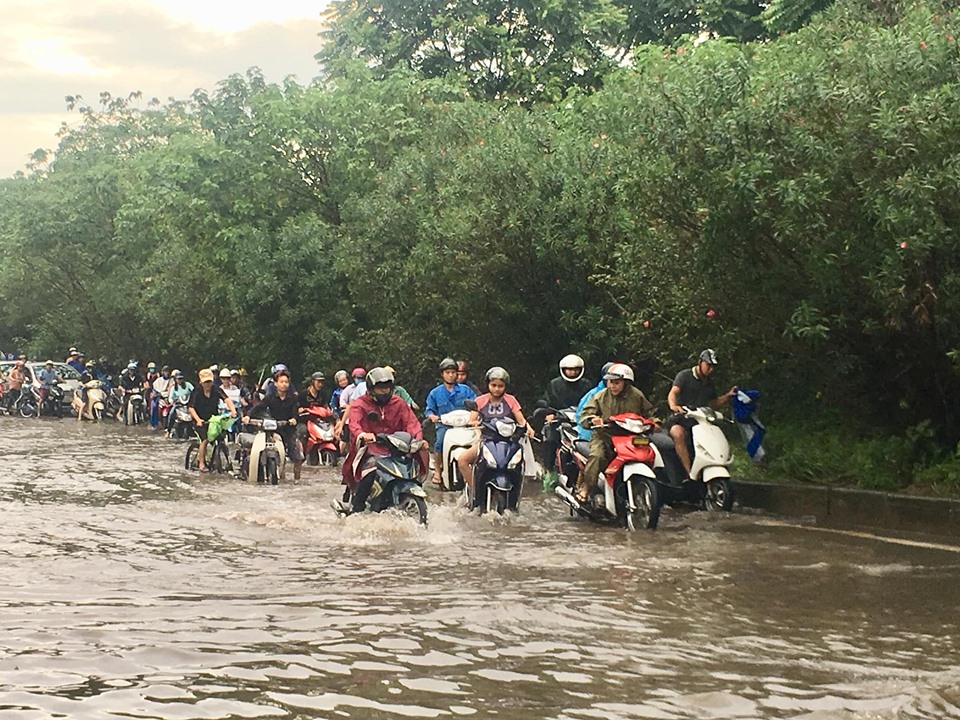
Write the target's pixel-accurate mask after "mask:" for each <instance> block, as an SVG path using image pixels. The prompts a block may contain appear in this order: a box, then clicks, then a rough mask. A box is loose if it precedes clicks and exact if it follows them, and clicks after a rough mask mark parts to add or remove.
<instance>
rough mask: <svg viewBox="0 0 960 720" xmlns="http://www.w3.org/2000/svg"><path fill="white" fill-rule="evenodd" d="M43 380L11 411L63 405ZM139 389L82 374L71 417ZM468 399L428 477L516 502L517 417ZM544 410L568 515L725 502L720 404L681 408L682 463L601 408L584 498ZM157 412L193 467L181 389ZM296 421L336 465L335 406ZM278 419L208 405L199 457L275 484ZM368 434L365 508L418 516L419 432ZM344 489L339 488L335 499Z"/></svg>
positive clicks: (315, 461)
mask: <svg viewBox="0 0 960 720" xmlns="http://www.w3.org/2000/svg"><path fill="white" fill-rule="evenodd" d="M43 390H45V392H44V391H43ZM43 390H41V389H40V388H37V387H34V386H33V385H29V386H25V387H24V389H23V392H22V394H21V398H20V399H19V401H18V403H17V404H16V408H15V410H12V412H16V413H18V414H20V415H22V416H23V417H32V416H40V415H53V416H57V417H59V416H61V414H62V408H63V392H62V390H60V388H58V387H55V386H54V387H50V388H45V389H43ZM147 392H148V390H147V389H144V390H137V389H135V390H127V391H126V398H125V397H124V392H123V391H121V390H120V389H119V388H111V387H110V386H109V385H108V384H107V383H104V382H102V381H100V380H89V381H88V382H86V383H84V385H83V392H81V391H80V390H77V391H76V392H74V396H73V400H72V404H71V407H72V410H73V412H74V414H75V415H76V417H77V418H78V419H79V420H90V421H94V422H97V421H100V420H105V419H110V420H115V421H118V422H122V423H124V424H126V425H139V424H142V423H145V422H146V421H147V420H148V417H149V415H150V410H149V404H150V398H149V396H148V394H147ZM472 409H474V410H475V409H476V406H475V404H472V401H468V402H467V403H466V406H465V407H464V409H461V410H455V411H452V412H449V413H446V414H444V415H442V416H440V420H439V423H438V424H441V425H444V426H446V432H445V434H444V440H443V447H442V452H441V453H440V456H439V457H440V462H441V463H442V466H441V468H440V483H439V485H437V489H438V490H440V491H442V492H451V493H461V494H462V495H463V504H464V505H465V506H466V507H467V508H469V509H471V510H476V511H478V512H479V513H480V514H484V513H496V514H500V515H502V514H504V513H505V512H507V511H514V512H517V511H518V510H519V506H520V501H521V496H522V494H523V487H524V479H525V478H530V477H533V476H534V475H536V473H537V468H538V464H537V462H536V461H535V460H534V453H533V450H532V446H531V444H530V438H528V434H527V428H526V427H525V426H522V425H519V424H518V423H517V422H515V421H514V420H512V419H498V420H494V421H488V422H480V423H479V424H476V423H471V422H470V419H471V412H470V411H471V410H472ZM547 410H549V411H550V413H551V415H552V419H551V420H550V421H549V422H548V423H547V426H549V427H551V428H552V430H553V431H554V432H555V433H557V434H558V435H559V438H560V442H559V447H558V449H557V455H556V467H557V469H558V470H559V482H558V485H557V486H556V488H555V492H556V494H557V495H558V496H559V498H560V499H561V500H562V501H563V502H564V503H566V504H567V505H568V506H569V508H570V514H571V515H573V516H576V517H582V518H586V519H588V520H591V521H594V522H603V523H614V524H618V525H620V526H622V527H626V528H628V529H629V530H639V529H652V528H656V527H657V524H658V521H659V517H660V512H661V509H662V508H663V506H664V505H668V506H672V507H676V506H678V505H691V506H694V507H698V508H705V509H709V510H721V511H729V510H731V508H732V506H733V489H732V484H731V481H730V473H729V469H728V468H729V465H730V464H731V462H732V455H731V451H730V445H729V443H728V441H727V438H726V436H725V434H724V432H723V429H722V423H724V422H726V421H725V419H724V418H723V416H722V415H721V414H720V413H719V412H717V411H715V410H713V409H711V408H708V407H704V408H688V409H687V410H686V415H687V417H688V418H690V419H691V420H694V421H695V424H694V425H693V427H692V430H691V432H690V444H689V449H690V450H691V457H693V466H692V470H691V472H690V473H689V474H687V473H686V472H685V471H684V469H683V467H682V465H681V463H680V461H679V459H678V457H677V454H676V452H675V451H674V450H673V449H672V448H671V447H669V446H663V443H662V442H655V441H654V440H653V439H652V438H653V435H654V432H655V430H656V429H657V423H656V421H655V420H653V419H651V418H645V417H643V416H641V415H636V414H632V413H624V414H622V415H615V416H613V417H611V418H609V419H608V420H607V421H606V422H605V423H604V425H603V427H605V428H606V429H607V431H608V432H609V434H610V437H611V440H612V444H613V449H614V457H613V460H612V461H611V462H610V463H609V465H608V466H607V467H606V469H605V470H604V471H603V473H602V474H601V477H599V478H596V479H594V481H592V482H590V481H588V482H587V487H588V491H589V492H588V495H587V497H586V499H585V500H584V499H582V498H578V497H577V495H576V492H575V487H576V483H577V479H578V477H580V476H581V474H582V473H583V472H584V469H585V466H586V463H587V458H588V455H589V451H590V447H589V443H588V442H586V441H584V440H581V439H579V436H578V433H577V424H576V411H575V409H574V408H556V409H553V408H549V409H547ZM159 414H160V427H167V428H169V433H168V435H169V437H171V438H173V439H176V440H182V441H187V443H188V445H187V450H186V453H185V457H184V467H185V468H186V469H196V468H197V467H198V457H197V453H198V450H199V447H200V440H201V438H200V437H199V436H198V435H197V432H196V424H195V422H194V419H193V418H192V416H191V414H190V412H189V409H188V398H186V397H184V398H181V399H179V400H177V401H176V402H169V401H167V400H166V399H160V400H159ZM171 414H172V416H173V417H172V419H170V417H169V416H170V415H171ZM168 420H169V422H168ZM299 422H300V423H303V425H304V430H302V431H301V441H302V447H303V455H304V458H305V460H306V463H307V464H308V465H313V466H328V467H337V466H338V465H339V463H340V462H341V458H342V456H343V454H344V453H343V451H344V450H345V444H344V442H343V439H342V438H341V437H339V436H338V435H337V430H338V426H337V417H336V415H335V414H334V412H333V411H332V410H331V409H330V408H328V407H325V406H316V407H310V408H302V414H301V416H300V419H299ZM283 424H284V422H281V421H277V420H274V419H272V418H270V417H269V415H268V416H266V417H264V418H262V419H253V418H250V419H249V423H248V424H247V425H245V426H243V427H241V426H240V420H239V419H238V418H231V417H230V415H229V414H227V413H223V414H221V415H219V416H214V418H212V420H211V422H210V426H211V428H212V429H211V431H210V433H209V435H208V437H209V440H210V442H209V444H208V446H207V453H208V454H207V458H206V462H205V465H206V466H207V467H209V468H211V469H213V470H215V471H216V472H218V473H231V474H234V475H235V476H237V477H238V478H239V479H241V480H244V481H247V482H250V483H261V484H271V485H277V484H278V483H279V482H280V480H281V479H283V478H284V477H285V474H286V472H285V470H286V464H287V458H286V451H285V447H284V443H283V440H282V438H281V436H280V433H279V430H280V428H281V426H282V425H283ZM534 440H537V438H534ZM375 442H376V443H377V444H378V445H380V447H381V448H382V449H384V450H385V453H384V454H382V455H379V456H378V457H377V460H376V467H375V472H376V480H375V484H374V489H373V491H372V492H371V494H370V498H369V501H368V509H369V510H371V511H374V512H381V511H383V510H386V509H389V508H397V509H399V510H400V511H401V512H403V513H405V514H409V515H411V516H413V517H415V518H417V519H418V520H419V521H420V522H421V523H426V520H427V504H426V493H425V492H424V490H423V486H424V484H425V481H426V478H427V475H428V471H429V468H428V467H426V466H425V465H424V463H423V461H422V458H421V456H420V454H419V450H420V449H422V448H421V443H420V442H419V441H417V440H415V439H414V438H413V437H412V436H411V435H410V434H409V433H406V432H394V433H385V434H380V435H378V436H377V437H376V441H375ZM475 444H479V451H478V453H477V459H476V462H475V464H474V483H473V486H472V488H471V487H470V486H468V485H467V484H466V483H465V482H464V478H463V475H462V473H461V472H460V468H459V464H458V460H459V458H460V457H461V456H462V455H463V453H465V452H467V451H468V450H470V449H471V448H472V447H474V445H475ZM658 445H659V446H658ZM348 495H349V492H348V493H347V494H346V495H345V499H346V497H347V496H348Z"/></svg>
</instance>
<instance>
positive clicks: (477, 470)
mask: <svg viewBox="0 0 960 720" xmlns="http://www.w3.org/2000/svg"><path fill="white" fill-rule="evenodd" d="M526 433H527V428H526V426H525V425H518V424H517V423H516V421H514V420H513V419H510V418H504V419H499V420H490V421H488V422H485V423H483V424H482V425H481V426H480V436H481V437H480V452H479V454H478V455H477V462H476V464H475V465H474V471H473V486H474V493H475V495H476V496H475V497H471V492H470V488H469V487H466V488H464V495H465V497H466V500H467V507H468V508H470V509H473V508H480V513H481V514H483V513H490V512H496V513H499V514H500V515H503V513H504V512H505V511H507V510H513V511H514V512H517V509H518V507H519V505H520V494H521V492H522V491H523V445H522V444H521V443H522V441H523V438H524V437H525V436H526Z"/></svg>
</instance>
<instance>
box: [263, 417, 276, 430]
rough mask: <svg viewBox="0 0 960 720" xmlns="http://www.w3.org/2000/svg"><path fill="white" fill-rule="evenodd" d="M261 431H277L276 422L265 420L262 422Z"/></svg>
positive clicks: (271, 419)
mask: <svg viewBox="0 0 960 720" xmlns="http://www.w3.org/2000/svg"><path fill="white" fill-rule="evenodd" d="M263 429H264V430H276V429H277V421H276V420H274V419H273V418H267V419H266V420H264V421H263Z"/></svg>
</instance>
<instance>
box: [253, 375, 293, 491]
mask: <svg viewBox="0 0 960 720" xmlns="http://www.w3.org/2000/svg"><path fill="white" fill-rule="evenodd" d="M268 412H269V413H270V417H271V418H273V419H274V420H277V421H278V422H283V421H285V420H292V421H293V423H292V424H286V425H283V426H281V427H280V428H279V429H278V430H277V433H279V435H280V437H281V438H283V446H284V448H285V449H286V453H287V458H289V459H290V460H292V461H293V479H294V480H299V479H300V469H301V468H302V467H303V448H302V447H301V446H300V442H299V441H298V440H297V416H298V415H299V398H298V396H297V393H296V391H295V390H294V389H293V388H291V387H290V371H289V370H286V369H283V370H280V371H278V372H277V374H276V375H275V376H274V380H273V389H272V390H271V391H270V392H268V393H267V394H266V396H265V397H264V398H263V400H261V401H260V402H259V403H257V404H256V405H255V406H254V407H253V409H251V410H250V412H249V413H247V415H246V416H245V417H244V418H243V422H244V423H245V424H246V423H249V422H250V418H262V417H263V416H264V415H266V414H267V413H268Z"/></svg>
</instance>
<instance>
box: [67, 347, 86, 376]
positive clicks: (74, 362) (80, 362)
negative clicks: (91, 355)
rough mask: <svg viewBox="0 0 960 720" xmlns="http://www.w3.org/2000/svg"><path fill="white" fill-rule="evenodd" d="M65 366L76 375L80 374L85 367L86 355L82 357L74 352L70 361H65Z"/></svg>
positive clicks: (79, 353)
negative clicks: (71, 369)
mask: <svg viewBox="0 0 960 720" xmlns="http://www.w3.org/2000/svg"><path fill="white" fill-rule="evenodd" d="M67 365H69V366H70V367H72V368H73V369H74V370H76V371H77V372H78V373H82V372H83V371H84V369H85V368H86V365H87V363H86V355H84V354H83V353H82V352H78V351H77V350H74V351H73V353H72V354H71V356H70V359H69V360H68V361H67Z"/></svg>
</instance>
